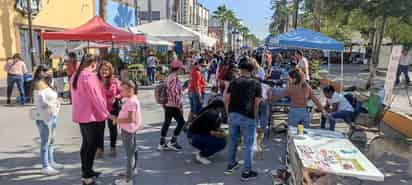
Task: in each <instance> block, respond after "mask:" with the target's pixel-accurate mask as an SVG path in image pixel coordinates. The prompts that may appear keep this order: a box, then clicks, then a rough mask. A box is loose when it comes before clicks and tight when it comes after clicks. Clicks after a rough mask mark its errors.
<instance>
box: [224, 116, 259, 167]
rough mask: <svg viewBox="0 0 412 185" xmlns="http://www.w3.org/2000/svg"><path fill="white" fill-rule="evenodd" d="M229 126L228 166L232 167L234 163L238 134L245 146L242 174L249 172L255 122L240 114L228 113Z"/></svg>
mask: <svg viewBox="0 0 412 185" xmlns="http://www.w3.org/2000/svg"><path fill="white" fill-rule="evenodd" d="M229 125H230V126H229V148H228V150H229V151H228V153H229V162H230V164H229V165H233V164H235V162H236V152H237V144H238V142H239V139H240V134H241V133H242V134H243V139H244V144H245V155H244V157H245V159H244V160H245V165H244V172H250V171H251V170H252V159H253V148H252V147H253V142H254V140H255V133H256V120H255V119H253V118H249V117H246V116H244V115H242V114H239V113H233V112H232V113H230V123H229Z"/></svg>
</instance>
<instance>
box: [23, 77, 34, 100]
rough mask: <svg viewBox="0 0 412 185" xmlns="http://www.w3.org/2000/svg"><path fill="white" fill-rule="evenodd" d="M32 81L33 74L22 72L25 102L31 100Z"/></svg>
mask: <svg viewBox="0 0 412 185" xmlns="http://www.w3.org/2000/svg"><path fill="white" fill-rule="evenodd" d="M32 82H33V75H32V74H31V73H27V74H24V94H25V95H26V103H28V102H32V97H33V91H32Z"/></svg>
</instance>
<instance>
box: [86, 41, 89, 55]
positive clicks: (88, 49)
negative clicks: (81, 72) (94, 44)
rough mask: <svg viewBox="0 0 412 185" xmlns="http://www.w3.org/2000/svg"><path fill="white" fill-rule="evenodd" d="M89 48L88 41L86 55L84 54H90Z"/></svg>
mask: <svg viewBox="0 0 412 185" xmlns="http://www.w3.org/2000/svg"><path fill="white" fill-rule="evenodd" d="M89 48H90V41H87V53H86V54H89V53H90V51H89Z"/></svg>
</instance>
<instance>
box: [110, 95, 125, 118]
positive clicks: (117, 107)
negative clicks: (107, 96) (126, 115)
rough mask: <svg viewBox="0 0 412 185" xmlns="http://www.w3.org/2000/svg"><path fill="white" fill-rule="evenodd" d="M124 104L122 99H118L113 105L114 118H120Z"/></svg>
mask: <svg viewBox="0 0 412 185" xmlns="http://www.w3.org/2000/svg"><path fill="white" fill-rule="evenodd" d="M122 106H123V102H122V100H121V99H120V98H116V99H115V100H114V102H113V104H112V111H111V112H110V114H112V115H114V116H118V115H119V113H120V110H122Z"/></svg>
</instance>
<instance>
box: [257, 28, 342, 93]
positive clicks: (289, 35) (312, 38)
mask: <svg viewBox="0 0 412 185" xmlns="http://www.w3.org/2000/svg"><path fill="white" fill-rule="evenodd" d="M265 46H267V47H287V48H305V49H318V50H326V51H327V52H328V60H329V61H328V71H330V57H329V52H330V51H337V52H341V85H343V51H344V45H343V43H342V42H339V41H336V40H334V39H332V38H330V37H327V36H324V35H322V34H321V33H319V32H315V31H312V30H308V29H303V28H297V29H295V30H293V31H290V32H286V33H283V34H279V35H270V36H268V37H267V38H266V39H265Z"/></svg>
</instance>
